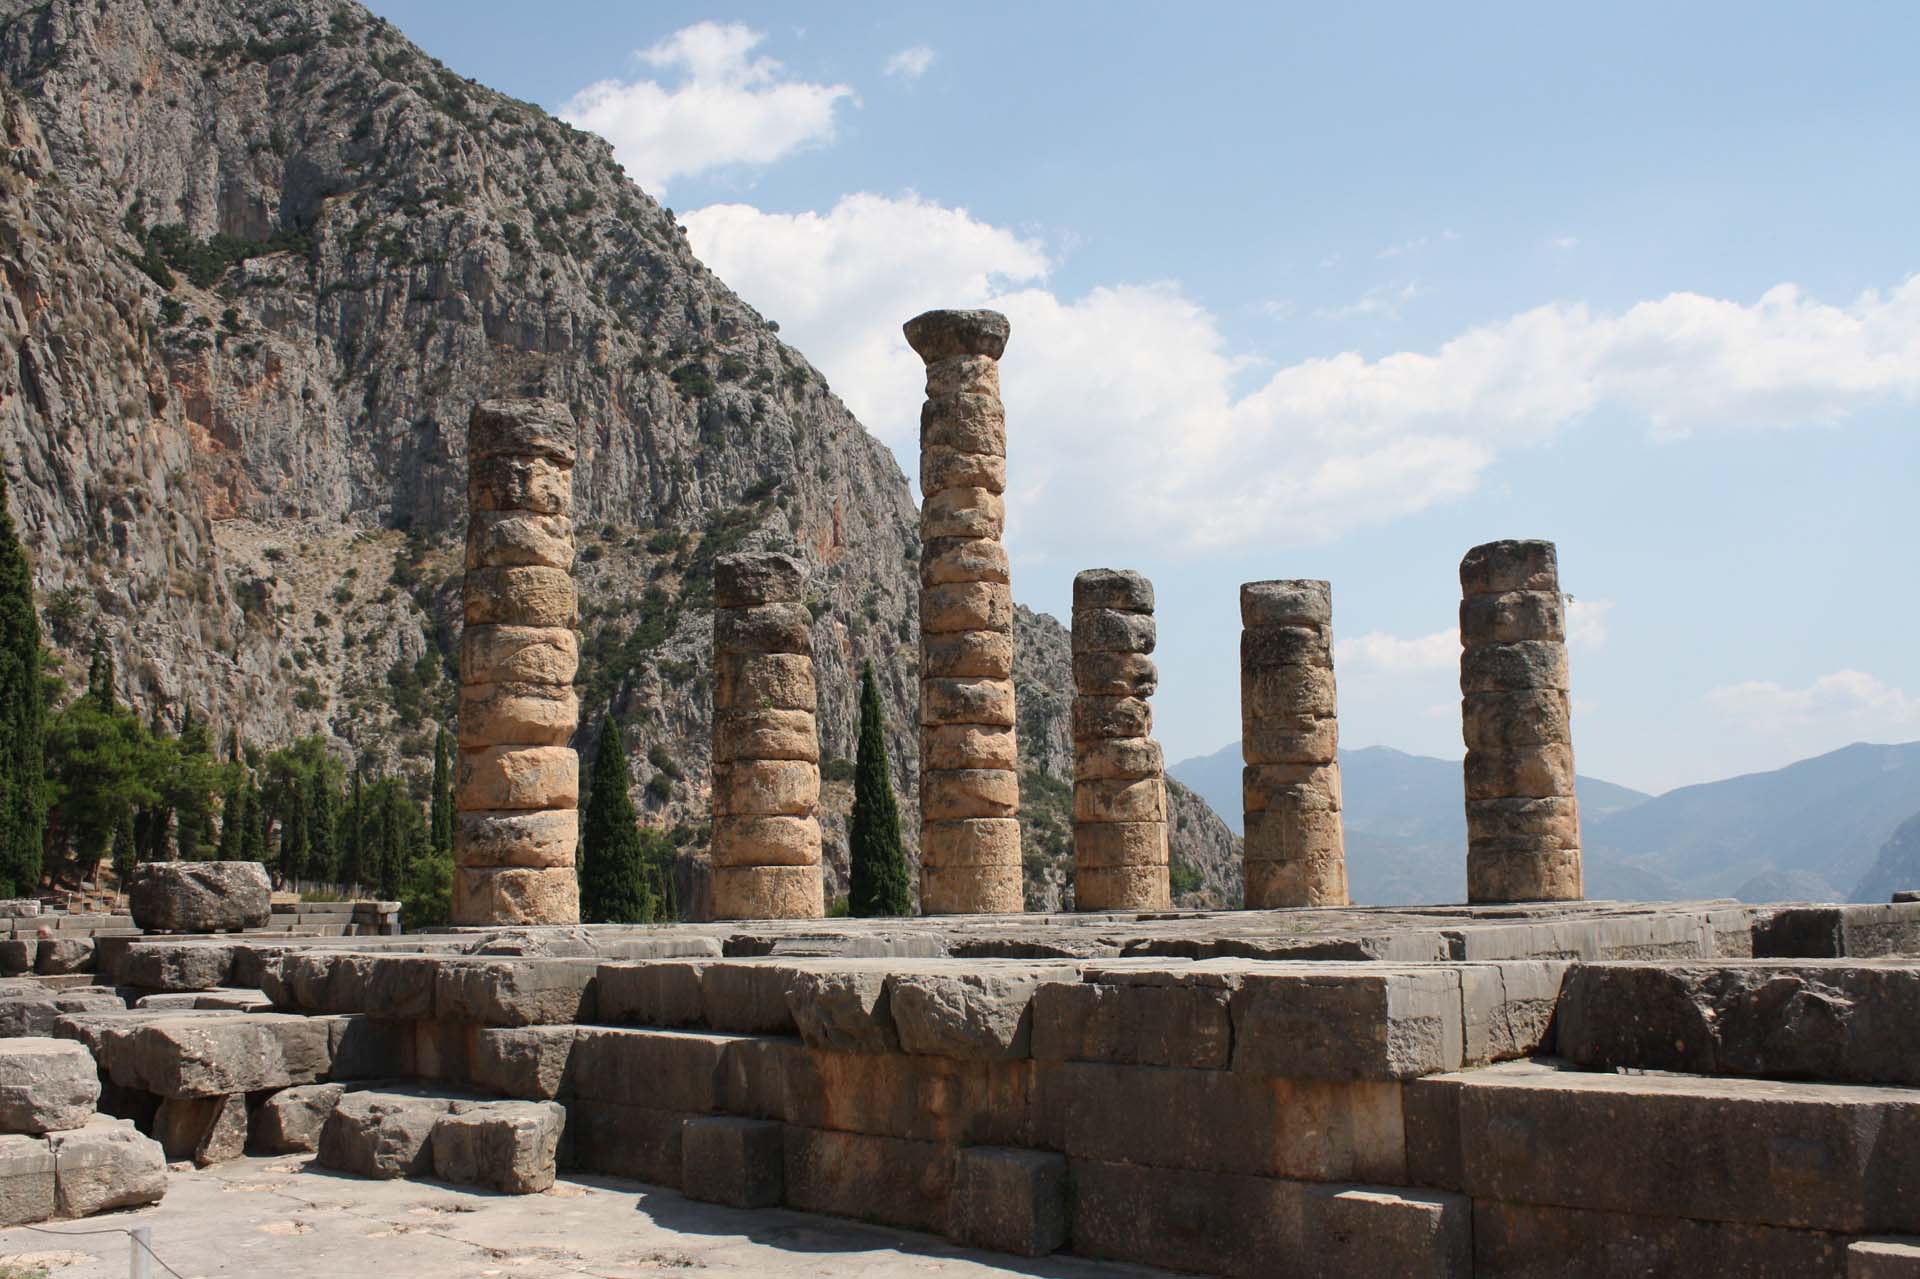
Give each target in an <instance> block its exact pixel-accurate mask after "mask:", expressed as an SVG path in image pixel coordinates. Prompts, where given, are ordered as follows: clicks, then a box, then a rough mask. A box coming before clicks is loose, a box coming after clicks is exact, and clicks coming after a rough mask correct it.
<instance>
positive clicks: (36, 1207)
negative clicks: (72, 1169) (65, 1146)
mask: <svg viewBox="0 0 1920 1279" xmlns="http://www.w3.org/2000/svg"><path fill="white" fill-rule="evenodd" d="M58 1205H59V1200H58V1196H57V1192H56V1181H55V1177H54V1163H53V1147H52V1146H51V1145H49V1144H48V1142H47V1140H46V1138H44V1137H29V1136H24V1135H6V1136H0V1225H4V1226H23V1225H27V1224H29V1223H32V1222H35V1221H45V1220H47V1218H49V1217H51V1216H53V1214H54V1212H55V1211H56V1210H57V1208H58Z"/></svg>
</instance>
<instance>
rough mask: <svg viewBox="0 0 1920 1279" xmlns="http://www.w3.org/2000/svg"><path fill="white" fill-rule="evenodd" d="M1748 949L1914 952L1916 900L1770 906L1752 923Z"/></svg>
mask: <svg viewBox="0 0 1920 1279" xmlns="http://www.w3.org/2000/svg"><path fill="white" fill-rule="evenodd" d="M1753 953H1754V954H1755V955H1757V956H1761V957H1763V958H1767V959H1875V958H1880V957H1882V956H1894V955H1920V902H1892V903H1887V904H1882V905H1847V906H1789V907H1786V908H1784V909H1780V910H1775V911H1773V912H1771V913H1769V914H1764V915H1762V916H1761V917H1759V918H1757V919H1756V920H1755V921H1754V924H1753Z"/></svg>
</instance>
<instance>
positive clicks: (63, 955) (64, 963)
mask: <svg viewBox="0 0 1920 1279" xmlns="http://www.w3.org/2000/svg"><path fill="white" fill-rule="evenodd" d="M93 950H94V940H93V938H91V937H43V938H41V939H40V945H39V946H38V948H37V949H36V950H35V952H34V960H33V971H34V972H36V973H39V974H40V975H41V976H43V977H53V976H63V975H65V974H67V973H85V972H92V971H93Z"/></svg>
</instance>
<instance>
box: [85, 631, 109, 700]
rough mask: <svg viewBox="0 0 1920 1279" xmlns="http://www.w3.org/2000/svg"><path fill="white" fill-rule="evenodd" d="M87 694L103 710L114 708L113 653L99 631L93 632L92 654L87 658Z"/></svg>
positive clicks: (105, 638)
mask: <svg viewBox="0 0 1920 1279" xmlns="http://www.w3.org/2000/svg"><path fill="white" fill-rule="evenodd" d="M87 696H88V697H90V698H92V699H93V704H94V705H95V706H98V707H99V708H100V709H101V710H103V711H110V710H112V709H114V700H113V654H112V653H111V652H109V651H108V649H107V637H106V636H105V635H102V634H101V633H100V632H99V631H95V632H94V633H93V656H92V657H91V658H89V659H88V660H87Z"/></svg>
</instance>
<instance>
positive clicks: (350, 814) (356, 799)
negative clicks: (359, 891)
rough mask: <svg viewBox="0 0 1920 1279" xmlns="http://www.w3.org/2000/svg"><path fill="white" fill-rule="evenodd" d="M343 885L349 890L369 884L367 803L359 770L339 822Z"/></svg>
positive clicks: (354, 771) (356, 771) (354, 773)
mask: <svg viewBox="0 0 1920 1279" xmlns="http://www.w3.org/2000/svg"><path fill="white" fill-rule="evenodd" d="M340 882H341V883H343V884H346V885H347V886H349V887H357V886H358V885H361V884H364V883H366V882H367V800H366V793H365V791H364V789H363V788H362V786H361V770H359V769H357V768H356V769H354V770H353V790H352V793H351V794H350V795H349V796H348V798H347V811H346V812H345V813H343V814H341V820H340Z"/></svg>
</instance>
